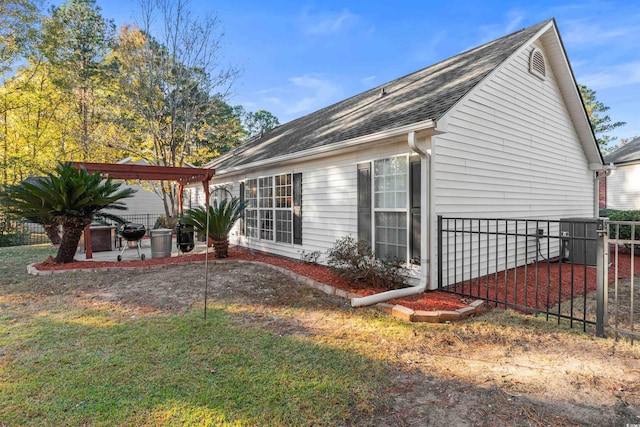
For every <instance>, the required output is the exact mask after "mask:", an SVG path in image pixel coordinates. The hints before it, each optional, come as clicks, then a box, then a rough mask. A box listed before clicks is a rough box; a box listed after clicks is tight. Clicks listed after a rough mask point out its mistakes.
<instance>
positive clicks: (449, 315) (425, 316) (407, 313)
mask: <svg viewBox="0 0 640 427" xmlns="http://www.w3.org/2000/svg"><path fill="white" fill-rule="evenodd" d="M204 262H205V261H192V262H191V263H192V264H202V263H204ZM208 262H210V263H212V264H216V263H218V264H222V263H238V264H243V263H247V264H248V263H253V264H257V265H261V266H264V267H268V268H271V269H273V270H276V271H278V272H280V273H282V274H284V275H285V276H288V277H290V278H292V279H294V280H296V281H299V282H302V283H304V284H305V285H307V286H309V287H312V288H314V289H318V290H319V291H322V292H324V293H325V294H327V295H335V296H338V297H341V298H345V299H352V298H358V297H360V296H361V295H358V294H355V293H353V292H349V291H345V290H344V289H340V288H336V287H334V286H331V285H327V284H326V283H322V282H318V281H317V280H314V279H312V278H310V277H306V276H303V275H301V274H298V273H295V272H293V271H291V270H287V269H286V268H283V267H278V266H277V265H273V264H269V263H266V262H261V261H248V260H239V259H236V260H209V261H208ZM36 264H37V263H32V264H29V265H28V266H27V273H28V274H31V275H33V276H50V275H52V274H62V273H71V272H83V273H98V272H107V271H122V270H161V269H163V268H167V267H168V266H173V265H179V263H176V264H157V265H143V266H136V267H126V266H124V265H123V266H118V267H93V268H72V269H66V270H38V269H37V268H36V267H35V265H36ZM180 264H182V263H180ZM376 307H377V308H379V309H380V310H382V311H383V312H385V313H387V314H389V315H391V316H393V317H395V318H396V319H400V320H404V321H407V322H426V323H446V322H453V321H456V320H462V319H465V318H467V317H470V316H473V315H476V314H480V313H481V312H482V311H483V310H484V308H485V302H484V301H483V300H476V301H473V302H472V303H471V304H469V305H468V306H466V307H462V308H459V309H457V310H453V311H450V310H434V311H425V310H413V309H411V308H408V307H405V306H402V305H398V304H388V303H384V302H382V303H378V304H376Z"/></svg>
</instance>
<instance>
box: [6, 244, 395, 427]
mask: <svg viewBox="0 0 640 427" xmlns="http://www.w3.org/2000/svg"><path fill="white" fill-rule="evenodd" d="M24 252H25V251H24V250H23V251H19V250H17V249H12V250H11V251H10V256H7V251H6V250H2V251H0V262H3V267H4V268H5V269H8V270H11V271H12V273H13V274H14V276H13V279H12V278H11V275H9V278H8V279H7V276H5V278H4V279H0V291H1V292H0V425H10V426H14V425H67V426H68V425H314V424H315V425H331V424H335V423H337V422H340V421H341V420H343V421H346V420H348V419H349V418H350V417H351V416H352V414H354V413H359V414H362V413H365V414H366V413H367V412H370V411H372V410H373V409H372V408H374V407H375V406H376V405H377V404H378V403H379V402H378V401H377V390H378V389H379V388H380V387H381V382H382V378H383V374H384V370H385V369H384V366H383V364H382V362H380V361H377V360H373V359H371V358H367V357H365V356H362V355H361V354H359V353H357V352H353V351H348V350H346V349H340V348H335V347H331V346H328V345H322V344H318V343H314V342H313V341H311V340H306V339H297V338H292V337H281V336H279V335H277V334H275V333H273V332H270V331H269V330H266V329H264V328H258V327H253V326H246V325H242V324H241V323H240V322H238V320H237V318H238V314H234V313H231V312H226V311H224V310H223V309H212V310H209V312H208V319H207V322H206V323H204V321H203V319H202V313H201V312H192V313H188V314H186V315H166V314H163V315H155V316H144V317H134V318H131V317H126V316H123V315H122V313H121V312H118V311H117V310H115V309H114V308H113V307H112V306H108V305H104V304H103V305H95V306H94V307H87V306H86V304H85V305H80V304H79V303H78V302H77V300H76V299H74V298H72V297H70V296H69V295H68V294H67V295H62V296H61V295H52V296H47V295H46V292H42V289H40V292H39V293H38V294H37V295H36V294H35V293H34V292H33V290H34V289H35V288H36V287H38V286H45V285H46V283H47V282H46V281H47V280H57V282H52V283H49V284H54V285H56V286H64V282H65V281H69V280H72V278H73V277H74V276H72V275H68V276H66V278H63V277H64V276H59V277H58V278H51V279H49V278H31V277H29V276H26V275H24V274H23V273H21V272H18V271H15V272H14V271H13V268H12V267H11V266H15V267H17V266H18V265H22V266H24V265H26V264H27V263H28V262H29V261H30V258H29V257H30V256H31V257H34V256H35V257H36V259H38V258H40V259H42V254H43V253H45V252H44V250H31V251H27V253H28V254H27V255H25V254H24ZM7 264H9V265H7ZM32 281H34V282H33V283H31V282H32ZM37 281H41V282H42V281H44V282H45V284H42V283H40V284H38V283H36V282H37ZM109 307H111V308H109Z"/></svg>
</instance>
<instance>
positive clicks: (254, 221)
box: [244, 179, 258, 237]
mask: <svg viewBox="0 0 640 427" xmlns="http://www.w3.org/2000/svg"><path fill="white" fill-rule="evenodd" d="M244 200H245V201H246V203H247V207H246V209H245V213H244V216H245V229H246V230H245V234H246V235H247V236H249V237H258V180H257V179H249V180H247V181H246V182H245V185H244Z"/></svg>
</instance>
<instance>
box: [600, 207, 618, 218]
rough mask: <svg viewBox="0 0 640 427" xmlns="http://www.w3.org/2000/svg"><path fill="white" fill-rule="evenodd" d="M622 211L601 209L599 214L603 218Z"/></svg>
mask: <svg viewBox="0 0 640 427" xmlns="http://www.w3.org/2000/svg"><path fill="white" fill-rule="evenodd" d="M616 212H620V211H619V210H618V209H600V212H599V213H598V215H599V216H600V217H601V218H609V217H610V216H611V215H612V214H614V213H616Z"/></svg>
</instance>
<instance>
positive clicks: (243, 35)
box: [55, 0, 640, 138]
mask: <svg viewBox="0 0 640 427" xmlns="http://www.w3.org/2000/svg"><path fill="white" fill-rule="evenodd" d="M60 2H61V1H56V2H55V3H56V4H59V3H60ZM97 4H98V5H99V6H100V7H101V8H102V10H103V15H104V16H106V17H109V18H111V19H114V21H115V23H116V25H118V26H119V25H120V24H122V23H125V22H132V20H133V19H132V17H133V16H135V13H136V11H135V7H136V5H137V2H136V1H131V0H97ZM191 9H192V10H193V11H194V12H198V13H200V12H202V13H205V12H211V13H214V14H216V15H217V16H218V18H220V20H221V23H222V26H223V29H224V32H225V36H224V39H223V43H224V54H225V57H226V59H227V60H228V61H230V62H231V63H232V64H234V65H236V66H237V67H239V68H240V69H242V71H243V73H242V76H241V77H240V79H239V81H238V82H237V84H236V85H235V90H234V95H233V97H232V98H231V99H230V100H229V102H230V103H231V104H233V105H237V104H241V105H243V106H244V107H245V108H246V109H248V110H250V111H255V110H258V109H265V110H268V111H270V112H272V113H273V114H275V115H276V116H278V117H279V119H280V121H281V122H286V121H289V120H291V119H294V118H296V117H300V116H302V115H305V114H307V113H310V112H313V111H315V110H317V109H319V108H322V107H324V106H327V105H330V104H332V103H334V102H337V101H340V100H342V99H345V98H347V97H350V96H352V95H355V94H357V93H360V92H362V91H364V90H366V89H369V88H371V87H374V86H377V85H380V84H383V83H385V82H387V81H390V80H392V79H395V78H397V77H400V76H403V75H406V74H408V73H411V72H413V71H416V70H419V69H421V68H424V67H426V66H428V65H431V64H433V63H436V62H438V61H440V60H442V59H446V58H448V57H450V56H453V55H456V54H458V53H460V52H463V51H464V50H467V49H469V48H472V47H475V46H478V45H480V44H482V43H485V42H487V41H490V40H493V39H495V38H498V37H501V36H504V35H506V34H509V33H511V32H513V31H517V30H519V29H521V28H524V27H527V26H530V25H533V24H535V23H538V22H540V21H543V20H546V19H548V18H552V17H553V18H556V22H557V25H558V28H559V30H560V34H561V36H562V39H563V42H564V45H565V48H566V50H567V54H568V56H569V60H570V62H571V65H572V67H573V71H574V74H575V76H576V80H577V81H578V82H579V83H582V84H586V85H587V86H589V87H590V88H592V89H593V90H595V91H596V92H597V98H598V99H599V100H600V101H601V102H603V103H604V104H605V105H608V106H609V107H611V109H610V111H609V114H610V116H611V117H612V119H613V120H615V121H625V122H627V125H626V126H624V127H621V128H619V129H617V130H616V131H614V132H613V133H612V135H613V136H617V137H618V138H629V137H633V136H640V2H637V1H630V0H627V1H589V0H586V1H574V2H571V1H567V2H561V1H560V2H559V1H552V0H548V1H535V0H530V1H513V2H509V1H497V0H485V1H481V2H476V1H457V0H450V1H403V0H396V1H395V2H390V1H385V2H377V1H372V0H369V1H348V0H345V1H334V0H323V1H304V0H299V1H285V0H269V1H258V0H256V1H243V0H235V1H234V0H231V1H224V2H221V1H218V2H216V1H209V0H191Z"/></svg>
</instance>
